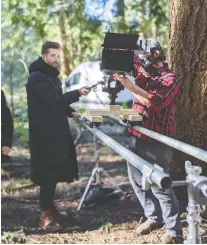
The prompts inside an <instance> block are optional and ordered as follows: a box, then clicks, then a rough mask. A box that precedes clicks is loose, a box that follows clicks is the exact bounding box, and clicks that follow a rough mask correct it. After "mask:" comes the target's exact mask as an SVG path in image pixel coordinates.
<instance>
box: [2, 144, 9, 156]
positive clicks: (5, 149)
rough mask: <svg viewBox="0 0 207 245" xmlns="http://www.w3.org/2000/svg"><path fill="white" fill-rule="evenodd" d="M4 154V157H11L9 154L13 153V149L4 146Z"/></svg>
mask: <svg viewBox="0 0 207 245" xmlns="http://www.w3.org/2000/svg"><path fill="white" fill-rule="evenodd" d="M1 149H2V153H3V155H6V156H7V155H9V152H10V151H11V148H10V147H8V146H2V148H1Z"/></svg>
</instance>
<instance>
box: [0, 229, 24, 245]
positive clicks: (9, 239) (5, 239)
mask: <svg viewBox="0 0 207 245" xmlns="http://www.w3.org/2000/svg"><path fill="white" fill-rule="evenodd" d="M1 242H2V243H6V244H11V243H17V244H26V243H27V239H26V236H25V234H24V232H23V230H20V231H16V232H10V231H8V232H6V231H4V232H3V234H2V236H1Z"/></svg>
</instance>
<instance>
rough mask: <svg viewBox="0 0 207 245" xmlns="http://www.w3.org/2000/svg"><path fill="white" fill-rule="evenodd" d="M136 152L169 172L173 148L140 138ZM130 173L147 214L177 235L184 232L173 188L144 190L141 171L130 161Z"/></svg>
mask: <svg viewBox="0 0 207 245" xmlns="http://www.w3.org/2000/svg"><path fill="white" fill-rule="evenodd" d="M134 152H135V153H136V154H137V155H138V156H140V157H141V158H143V159H145V160H146V161H148V162H150V163H153V164H155V163H156V164H157V165H159V166H161V167H162V168H163V169H164V170H165V172H166V173H169V167H170V160H171V153H172V150H171V148H170V147H169V146H167V145H164V144H162V143H160V142H158V141H155V140H152V141H151V142H149V143H147V142H142V141H140V140H138V141H137V142H136V147H135V150H134ZM128 175H129V180H130V182H131V184H132V187H133V189H134V191H135V193H136V196H137V198H138V199H139V201H140V204H141V206H142V208H143V210H144V214H145V216H146V217H147V218H148V219H150V220H152V221H153V222H154V223H157V224H161V223H163V221H164V223H165V226H166V229H167V231H168V233H169V234H170V235H171V236H173V237H176V236H178V235H181V234H182V230H181V226H180V215H179V206H178V202H177V199H176V197H175V194H174V192H173V190H172V188H168V189H162V188H160V187H158V186H152V187H151V189H149V190H147V191H144V190H142V174H141V172H140V171H139V170H138V169H136V168H135V167H133V166H132V165H131V164H129V163H128Z"/></svg>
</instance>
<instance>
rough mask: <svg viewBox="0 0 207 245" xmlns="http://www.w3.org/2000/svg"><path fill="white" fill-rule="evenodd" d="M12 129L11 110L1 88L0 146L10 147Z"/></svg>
mask: <svg viewBox="0 0 207 245" xmlns="http://www.w3.org/2000/svg"><path fill="white" fill-rule="evenodd" d="M13 131H14V126H13V119H12V116H11V112H10V109H9V107H8V105H7V101H6V97H5V95H4V92H3V90H1V147H2V146H8V147H10V148H11V146H12V139H13Z"/></svg>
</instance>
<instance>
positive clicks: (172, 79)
mask: <svg viewBox="0 0 207 245" xmlns="http://www.w3.org/2000/svg"><path fill="white" fill-rule="evenodd" d="M160 80H161V84H162V86H166V87H169V86H172V85H173V84H175V83H177V82H178V80H177V79H176V76H175V73H174V72H172V71H168V72H166V73H164V74H162V76H161V77H160Z"/></svg>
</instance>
